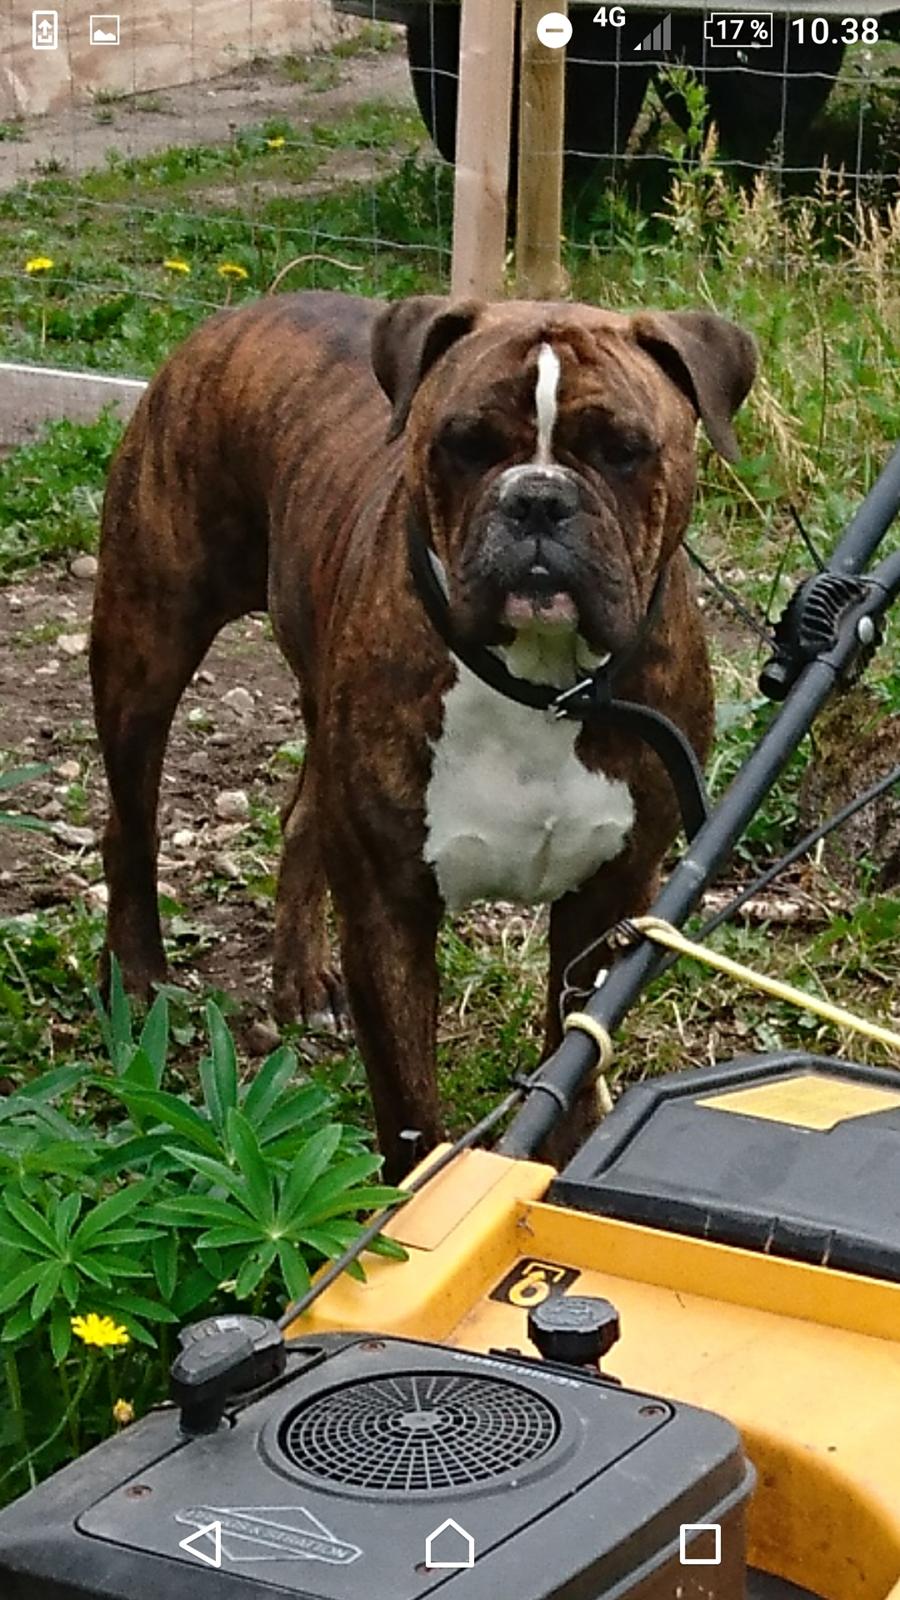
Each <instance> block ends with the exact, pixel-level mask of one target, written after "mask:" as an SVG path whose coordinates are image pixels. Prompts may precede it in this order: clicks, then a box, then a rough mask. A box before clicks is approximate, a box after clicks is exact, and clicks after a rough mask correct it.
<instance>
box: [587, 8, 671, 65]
mask: <svg viewBox="0 0 900 1600" xmlns="http://www.w3.org/2000/svg"><path fill="white" fill-rule="evenodd" d="M594 21H595V22H596V23H598V25H599V26H600V27H601V28H624V26H625V7H624V6H600V8H599V9H598V10H597V11H596V12H595V14H594ZM634 48H635V51H641V50H656V51H659V52H660V53H661V54H665V52H666V51H667V50H671V48H672V18H671V17H670V16H665V17H663V19H662V21H661V22H658V23H657V25H656V27H655V28H651V30H650V32H649V33H648V34H647V36H646V38H644V39H641V41H640V43H639V44H636V45H635V46H634Z"/></svg>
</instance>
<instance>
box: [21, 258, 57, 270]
mask: <svg viewBox="0 0 900 1600" xmlns="http://www.w3.org/2000/svg"><path fill="white" fill-rule="evenodd" d="M52 266H53V259H52V257H51V256H32V257H31V260H30V261H26V263H25V271H26V272H32V273H33V272H49V271H50V268H51V267H52Z"/></svg>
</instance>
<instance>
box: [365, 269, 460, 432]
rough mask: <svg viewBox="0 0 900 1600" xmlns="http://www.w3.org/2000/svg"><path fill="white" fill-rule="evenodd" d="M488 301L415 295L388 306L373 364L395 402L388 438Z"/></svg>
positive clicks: (375, 337)
mask: <svg viewBox="0 0 900 1600" xmlns="http://www.w3.org/2000/svg"><path fill="white" fill-rule="evenodd" d="M482 309H483V307H482V303H481V301H479V300H457V301H448V300H444V299H443V298H441V297H440V296H438V295H431V294H422V295H415V296H414V297H413V298H412V299H411V300H395V301H394V302H393V303H392V304H391V305H389V306H386V307H385V309H384V311H382V312H381V314H380V316H379V317H378V318H377V319H376V322H375V326H374V327H373V329H372V366H373V368H374V370H375V376H376V378H377V379H378V382H379V383H380V384H381V387H382V389H383V390H384V392H385V394H386V395H387V397H388V399H389V400H390V402H391V405H392V407H393V411H392V413H391V421H390V426H389V428H388V435H387V436H388V442H390V441H391V440H392V439H396V438H398V437H399V435H400V434H401V433H402V432H403V429H404V428H405V427H406V419H407V417H408V416H409V408H410V406H411V405H412V402H413V396H414V394H415V392H416V390H417V389H418V387H419V384H420V383H421V382H422V379H423V378H424V377H425V374H426V373H427V372H429V371H430V370H431V368H432V367H433V366H434V364H435V362H436V361H439V360H440V358H441V356H442V355H444V354H445V353H446V352H447V351H448V350H449V349H450V346H451V345H453V344H455V343H456V341H457V339H461V338H462V337H463V335H464V334H467V333H471V331H472V329H473V328H474V326H475V323H476V322H477V321H478V318H479V316H480V314H481V311H482Z"/></svg>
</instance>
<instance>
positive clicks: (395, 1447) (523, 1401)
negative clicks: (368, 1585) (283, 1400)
mask: <svg viewBox="0 0 900 1600" xmlns="http://www.w3.org/2000/svg"><path fill="white" fill-rule="evenodd" d="M559 1429H560V1416H559V1413H558V1411H557V1410H556V1408H555V1407H554V1406H552V1405H550V1404H548V1402H547V1401H546V1400H544V1399H543V1398H542V1396H541V1395H539V1394H535V1393H534V1391H533V1390H532V1389H527V1388H523V1387H520V1386H519V1385H518V1384H516V1383H509V1382H507V1381H506V1380H501V1379H498V1378H495V1377H493V1376H487V1375H483V1374H480V1373H466V1372H447V1371H446V1370H444V1371H443V1372H441V1371H435V1372H398V1373H395V1374H393V1375H391V1376H388V1377H384V1378H380V1377H373V1378H364V1379H363V1380H362V1381H361V1382H360V1383H352V1384H348V1385H347V1387H346V1388H343V1389H336V1390H335V1389H330V1390H326V1391H325V1392H324V1393H323V1394H320V1395H316V1396H315V1397H314V1398H313V1399H312V1400H310V1401H307V1402H305V1403H303V1404H301V1405H299V1406H298V1407H297V1409H296V1410H295V1411H294V1412H292V1413H291V1414H290V1415H289V1416H288V1417H286V1418H285V1420H284V1422H283V1423H282V1426H281V1428H280V1430H279V1435H278V1444H279V1448H280V1450H281V1453H282V1456H283V1458H284V1465H285V1467H286V1466H287V1465H290V1466H293V1467H296V1468H297V1471H298V1473H300V1474H302V1475H304V1476H306V1477H309V1478H311V1479H315V1480H318V1481H319V1482H323V1481H326V1482H329V1483H332V1484H334V1485H335V1486H336V1487H340V1488H341V1489H343V1490H344V1491H345V1492H346V1491H351V1492H352V1491H353V1490H358V1491H359V1492H360V1493H363V1494H365V1495H367V1496H368V1495H380V1496H382V1497H384V1498H385V1499H392V1498H394V1497H397V1498H400V1499H405V1498H406V1497H407V1496H408V1495H411V1494H422V1495H433V1494H441V1493H445V1492H447V1491H451V1490H452V1491H454V1492H457V1491H463V1490H467V1489H471V1488H477V1487H479V1486H481V1485H489V1484H492V1483H495V1482H496V1481H497V1480H498V1479H501V1478H509V1477H519V1478H521V1474H522V1469H523V1468H527V1467H528V1466H529V1465H532V1464H533V1463H535V1462H537V1461H540V1460H542V1459H543V1457H544V1456H546V1454H547V1451H548V1450H550V1449H551V1447H552V1446H553V1445H554V1444H555V1443H556V1440H557V1438H558V1437H559Z"/></svg>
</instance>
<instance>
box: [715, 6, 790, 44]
mask: <svg viewBox="0 0 900 1600" xmlns="http://www.w3.org/2000/svg"><path fill="white" fill-rule="evenodd" d="M703 37H704V39H705V40H706V42H707V44H708V45H709V47H710V49H712V50H721V49H723V48H725V47H726V46H727V47H729V48H730V49H732V50H734V49H735V48H738V49H740V50H768V49H769V48H770V46H771V45H772V43H773V42H774V38H775V31H774V28H773V25H772V12H771V11H713V12H711V13H710V15H709V16H708V17H707V18H706V20H705V21H704V24H703Z"/></svg>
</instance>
